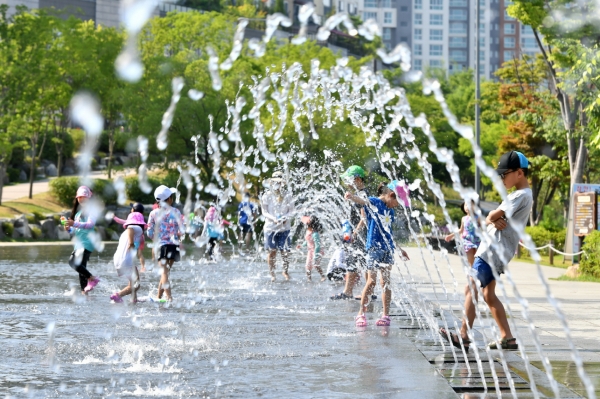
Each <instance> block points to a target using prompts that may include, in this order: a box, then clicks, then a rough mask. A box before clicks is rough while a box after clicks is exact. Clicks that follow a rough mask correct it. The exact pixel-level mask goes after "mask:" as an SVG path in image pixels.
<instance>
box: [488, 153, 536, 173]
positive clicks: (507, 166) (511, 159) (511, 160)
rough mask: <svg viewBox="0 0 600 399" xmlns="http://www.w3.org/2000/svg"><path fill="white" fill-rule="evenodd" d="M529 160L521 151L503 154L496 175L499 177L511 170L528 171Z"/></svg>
mask: <svg viewBox="0 0 600 399" xmlns="http://www.w3.org/2000/svg"><path fill="white" fill-rule="evenodd" d="M528 168H529V160H528V159H527V157H526V156H525V155H523V153H521V152H519V151H510V152H507V153H504V154H502V156H501V157H500V161H499V162H498V167H497V168H496V173H498V174H499V175H501V174H503V173H506V172H508V171H509V170H516V169H528Z"/></svg>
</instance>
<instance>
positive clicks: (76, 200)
mask: <svg viewBox="0 0 600 399" xmlns="http://www.w3.org/2000/svg"><path fill="white" fill-rule="evenodd" d="M78 208H79V200H78V199H77V198H75V200H74V201H73V208H72V209H71V219H73V220H75V215H76V214H77V209H78Z"/></svg>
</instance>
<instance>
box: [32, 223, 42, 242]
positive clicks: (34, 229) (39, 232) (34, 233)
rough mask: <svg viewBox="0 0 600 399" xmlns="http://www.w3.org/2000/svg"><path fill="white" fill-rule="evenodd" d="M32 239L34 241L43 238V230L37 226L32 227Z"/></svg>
mask: <svg viewBox="0 0 600 399" xmlns="http://www.w3.org/2000/svg"><path fill="white" fill-rule="evenodd" d="M31 238H33V239H36V240H37V239H39V238H42V229H40V228H39V227H37V226H32V227H31Z"/></svg>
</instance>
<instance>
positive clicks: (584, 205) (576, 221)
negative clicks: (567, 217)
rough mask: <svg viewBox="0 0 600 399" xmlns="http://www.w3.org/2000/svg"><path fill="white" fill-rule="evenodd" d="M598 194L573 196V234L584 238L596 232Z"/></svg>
mask: <svg viewBox="0 0 600 399" xmlns="http://www.w3.org/2000/svg"><path fill="white" fill-rule="evenodd" d="M596 220H597V214H596V193H595V192H593V191H588V192H586V193H581V192H576V193H574V194H573V230H574V231H573V234H574V235H576V236H577V237H583V236H586V235H588V234H590V233H591V232H592V231H594V230H596Z"/></svg>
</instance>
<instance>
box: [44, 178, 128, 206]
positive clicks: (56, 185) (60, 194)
mask: <svg viewBox="0 0 600 399" xmlns="http://www.w3.org/2000/svg"><path fill="white" fill-rule="evenodd" d="M78 187H79V178H78V177H58V178H56V179H53V180H50V193H51V194H52V195H53V196H54V197H55V198H56V199H57V200H58V202H59V203H60V204H61V205H64V206H71V205H73V199H74V198H75V194H76V193H77V188H78ZM91 188H92V191H93V192H94V196H97V197H98V198H100V199H101V200H102V201H104V203H105V204H106V205H113V204H116V202H117V194H116V192H115V190H114V188H113V186H112V183H111V181H110V180H103V179H95V180H94V185H93V187H91Z"/></svg>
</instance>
